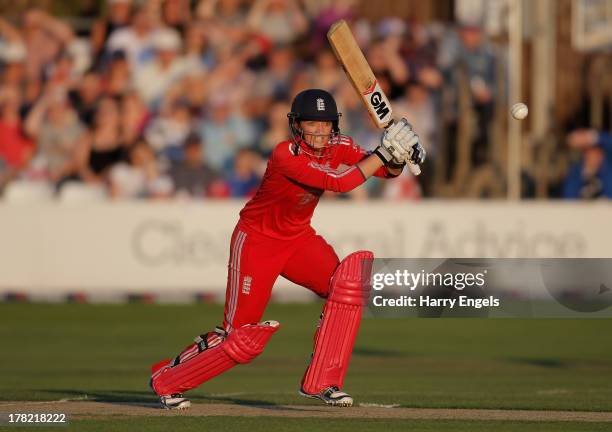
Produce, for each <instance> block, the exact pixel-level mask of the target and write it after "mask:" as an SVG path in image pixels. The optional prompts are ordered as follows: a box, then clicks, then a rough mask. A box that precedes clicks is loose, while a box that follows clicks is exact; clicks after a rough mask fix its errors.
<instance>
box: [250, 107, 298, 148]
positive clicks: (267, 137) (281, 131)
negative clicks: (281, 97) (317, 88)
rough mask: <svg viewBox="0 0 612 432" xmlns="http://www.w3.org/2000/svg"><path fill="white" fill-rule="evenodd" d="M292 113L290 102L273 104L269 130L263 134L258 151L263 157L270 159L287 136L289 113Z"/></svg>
mask: <svg viewBox="0 0 612 432" xmlns="http://www.w3.org/2000/svg"><path fill="white" fill-rule="evenodd" d="M289 111H291V107H290V105H289V102H285V101H278V102H275V103H274V104H272V106H271V107H270V109H269V110H268V118H267V126H268V127H267V128H266V131H265V133H264V134H263V136H262V138H261V140H260V143H259V147H258V150H259V151H260V153H261V154H262V155H264V156H265V157H268V156H269V155H270V154H271V153H272V150H274V147H275V146H276V145H277V144H278V143H279V142H281V141H283V140H286V139H287V138H288V136H287V113H288V112H289Z"/></svg>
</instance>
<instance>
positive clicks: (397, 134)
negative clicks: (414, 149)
mask: <svg viewBox="0 0 612 432" xmlns="http://www.w3.org/2000/svg"><path fill="white" fill-rule="evenodd" d="M402 120H404V119H402ZM407 127H408V128H410V125H409V124H408V122H407V121H406V122H405V123H404V122H402V121H399V122H397V123H393V124H392V125H391V126H389V127H388V128H387V129H386V130H385V131H384V132H383V135H382V137H381V144H380V147H378V148H377V149H376V150H375V153H376V154H378V155H379V157H381V159H383V162H385V165H388V164H390V163H391V164H394V165H403V164H405V163H406V159H407V157H408V150H407V149H406V148H405V147H404V146H403V145H402V142H401V139H402V137H403V136H405V135H406V128H407Z"/></svg>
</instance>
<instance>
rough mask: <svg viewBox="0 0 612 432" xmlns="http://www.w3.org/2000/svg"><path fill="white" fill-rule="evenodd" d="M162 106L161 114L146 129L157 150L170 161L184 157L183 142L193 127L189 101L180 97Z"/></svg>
mask: <svg viewBox="0 0 612 432" xmlns="http://www.w3.org/2000/svg"><path fill="white" fill-rule="evenodd" d="M168 105H169V106H164V107H162V110H161V115H160V116H159V117H157V118H156V119H155V120H153V121H152V122H151V124H150V126H149V127H147V129H146V131H145V137H146V138H147V142H149V143H150V145H151V147H152V148H153V149H154V150H155V152H156V153H157V154H158V155H159V156H162V157H164V158H166V159H168V160H170V161H177V160H180V159H182V158H183V149H182V146H183V143H184V142H185V139H186V138H187V135H189V132H190V131H191V129H192V127H193V124H192V123H193V121H192V118H191V111H190V105H189V103H188V101H186V100H183V99H178V100H175V101H171V102H169V103H168Z"/></svg>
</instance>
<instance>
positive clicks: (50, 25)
mask: <svg viewBox="0 0 612 432" xmlns="http://www.w3.org/2000/svg"><path fill="white" fill-rule="evenodd" d="M22 34H23V37H24V41H25V45H26V49H27V53H28V55H27V57H26V62H25V65H26V75H27V77H28V78H29V79H32V80H37V79H40V77H41V76H44V74H45V73H46V72H48V71H47V68H48V66H49V65H53V64H54V60H55V59H56V58H58V56H59V54H60V53H61V52H62V50H63V49H64V48H66V47H67V46H68V45H69V44H70V42H72V40H73V39H74V33H73V31H72V29H71V28H70V27H69V26H68V25H67V24H65V23H63V22H62V21H61V20H59V19H57V18H55V17H53V16H51V15H50V14H48V13H47V12H44V11H42V10H41V9H36V8H33V9H29V10H28V11H26V12H25V14H24V15H23V31H22Z"/></svg>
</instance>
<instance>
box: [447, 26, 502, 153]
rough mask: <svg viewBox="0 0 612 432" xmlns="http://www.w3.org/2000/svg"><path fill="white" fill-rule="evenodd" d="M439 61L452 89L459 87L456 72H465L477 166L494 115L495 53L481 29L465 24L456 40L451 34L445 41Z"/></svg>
mask: <svg viewBox="0 0 612 432" xmlns="http://www.w3.org/2000/svg"><path fill="white" fill-rule="evenodd" d="M439 61H440V64H441V66H442V67H443V69H444V71H445V74H446V76H447V77H448V79H449V82H450V85H451V86H452V88H453V89H454V90H456V89H457V87H458V85H459V80H458V75H457V73H458V72H459V71H461V70H463V71H464V72H465V75H466V79H467V84H468V86H469V88H470V94H471V97H472V106H473V109H474V111H475V114H476V116H477V119H478V125H479V127H478V128H476V136H475V138H474V141H473V147H472V150H473V152H472V162H473V163H474V164H476V165H480V164H482V163H484V162H486V160H487V159H488V145H489V127H490V124H491V121H492V120H493V115H494V107H495V104H494V98H495V87H496V72H497V71H496V68H497V60H496V57H495V53H494V51H493V48H492V47H491V45H490V44H489V43H488V41H487V40H486V38H485V35H484V33H483V31H482V28H481V27H480V26H478V25H473V24H464V25H462V26H461V27H460V28H459V37H458V38H457V37H456V36H455V35H454V34H453V33H451V35H450V37H448V38H447V39H446V40H445V42H444V43H443V46H442V49H441V52H440V58H439Z"/></svg>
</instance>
